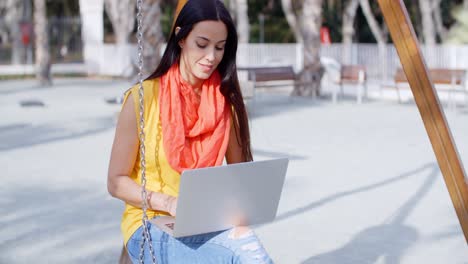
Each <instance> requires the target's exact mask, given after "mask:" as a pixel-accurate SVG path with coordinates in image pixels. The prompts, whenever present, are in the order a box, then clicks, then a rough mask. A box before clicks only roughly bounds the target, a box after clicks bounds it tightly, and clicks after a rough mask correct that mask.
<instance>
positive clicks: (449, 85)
mask: <svg viewBox="0 0 468 264" xmlns="http://www.w3.org/2000/svg"><path fill="white" fill-rule="evenodd" d="M429 76H430V78H431V80H432V82H433V83H434V85H437V91H440V90H446V91H448V106H449V108H451V109H454V108H455V107H456V103H455V98H453V97H454V96H453V93H455V92H462V93H464V96H465V103H466V101H467V97H466V93H467V90H466V88H465V80H466V70H464V69H448V68H433V69H429ZM394 81H395V89H396V91H397V96H398V102H401V95H400V89H401V88H402V87H401V86H400V85H399V84H406V85H408V80H407V79H406V75H405V73H404V71H403V69H401V68H399V69H397V71H396V72H395V76H394Z"/></svg>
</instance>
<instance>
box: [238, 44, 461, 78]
mask: <svg viewBox="0 0 468 264" xmlns="http://www.w3.org/2000/svg"><path fill="white" fill-rule="evenodd" d="M349 50H350V51H351V54H350V55H351V56H350V57H351V62H350V64H362V65H365V66H366V68H367V73H368V76H369V77H370V78H372V79H381V80H387V79H391V78H392V77H393V75H394V74H395V71H396V69H397V68H399V67H401V64H400V59H399V57H398V54H397V52H396V49H395V47H394V46H393V44H388V45H386V46H385V50H384V51H383V55H382V56H381V55H380V54H379V49H378V47H377V45H376V44H352V46H351V48H350V49H349ZM421 51H422V53H423V56H424V58H425V60H426V63H427V66H428V67H429V68H462V69H467V68H468V46H452V45H450V46H449V45H436V46H434V47H432V48H429V47H425V46H421ZM302 52H303V48H302V45H301V44H243V45H240V46H239V52H238V60H237V61H238V65H239V66H240V67H247V66H268V65H270V66H271V65H292V66H293V67H294V69H295V70H296V71H300V70H301V69H302V65H303V54H302ZM320 55H321V56H322V57H328V58H332V59H334V60H336V61H337V62H338V63H342V62H343V55H344V46H343V45H342V44H340V43H337V44H331V45H323V46H322V47H321V48H320Z"/></svg>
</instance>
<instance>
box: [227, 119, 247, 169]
mask: <svg viewBox="0 0 468 264" xmlns="http://www.w3.org/2000/svg"><path fill="white" fill-rule="evenodd" d="M234 114H235V113H234ZM232 118H233V121H232V123H231V131H230V132H229V142H228V146H227V150H226V162H227V163H228V164H231V163H240V162H245V158H244V157H243V155H242V147H241V145H239V141H240V139H239V140H238V139H237V137H238V135H240V134H239V133H240V132H239V126H235V125H234V122H237V121H236V120H237V119H236V118H234V116H233V117H232Z"/></svg>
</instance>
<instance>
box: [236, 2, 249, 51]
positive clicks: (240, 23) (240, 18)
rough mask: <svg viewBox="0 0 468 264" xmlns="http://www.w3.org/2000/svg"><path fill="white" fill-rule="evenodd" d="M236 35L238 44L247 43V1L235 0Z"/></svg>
mask: <svg viewBox="0 0 468 264" xmlns="http://www.w3.org/2000/svg"><path fill="white" fill-rule="evenodd" d="M236 22H237V34H238V36H239V42H240V43H249V36H250V26H249V25H250V24H249V16H248V5H247V0H236Z"/></svg>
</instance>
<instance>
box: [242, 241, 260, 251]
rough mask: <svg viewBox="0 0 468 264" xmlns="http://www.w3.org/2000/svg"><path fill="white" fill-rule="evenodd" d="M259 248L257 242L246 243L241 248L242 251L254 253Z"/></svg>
mask: <svg viewBox="0 0 468 264" xmlns="http://www.w3.org/2000/svg"><path fill="white" fill-rule="evenodd" d="M259 248H260V244H259V243H258V242H252V243H248V244H245V245H243V246H242V250H249V251H255V250H258V249H259Z"/></svg>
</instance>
